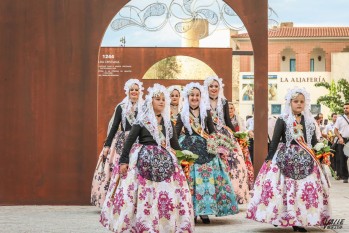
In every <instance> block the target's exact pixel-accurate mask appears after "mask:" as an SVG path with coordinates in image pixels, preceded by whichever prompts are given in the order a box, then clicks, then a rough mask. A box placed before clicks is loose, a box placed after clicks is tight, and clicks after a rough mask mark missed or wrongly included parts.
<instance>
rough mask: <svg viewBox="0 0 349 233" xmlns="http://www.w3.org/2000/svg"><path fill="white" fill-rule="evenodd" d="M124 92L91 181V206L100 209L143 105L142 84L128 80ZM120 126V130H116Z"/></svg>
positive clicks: (110, 124)
mask: <svg viewBox="0 0 349 233" xmlns="http://www.w3.org/2000/svg"><path fill="white" fill-rule="evenodd" d="M124 90H125V94H126V97H125V98H124V99H123V100H122V101H121V103H119V104H118V105H117V106H116V108H115V111H114V114H113V117H112V118H111V120H110V122H109V126H108V136H107V139H106V141H105V143H104V148H103V150H102V152H101V153H100V156H99V159H98V162H97V166H96V170H95V173H94V175H93V179H92V189H91V204H92V205H95V206H98V207H100V208H101V207H102V205H103V202H104V199H105V195H106V194H107V191H108V188H109V183H110V178H111V175H112V171H113V168H114V166H115V164H117V163H118V161H119V158H120V155H121V152H122V149H123V146H124V142H125V140H126V137H127V135H128V133H129V132H130V130H131V127H132V124H133V123H134V120H135V118H136V116H137V111H138V110H139V109H140V106H141V105H142V103H143V100H142V96H143V83H142V82H140V81H139V80H138V79H129V80H128V81H127V82H126V83H125V85H124ZM120 125H121V130H118V129H119V126H120Z"/></svg>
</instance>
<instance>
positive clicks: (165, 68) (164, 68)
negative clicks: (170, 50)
mask: <svg viewBox="0 0 349 233" xmlns="http://www.w3.org/2000/svg"><path fill="white" fill-rule="evenodd" d="M180 71H181V66H180V64H178V62H177V59H176V57H174V56H173V57H168V58H165V59H163V60H161V61H160V62H158V63H157V67H156V73H157V78H159V79H175V78H176V76H177V74H179V73H180Z"/></svg>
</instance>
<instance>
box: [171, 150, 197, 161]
mask: <svg viewBox="0 0 349 233" xmlns="http://www.w3.org/2000/svg"><path fill="white" fill-rule="evenodd" d="M176 157H177V160H178V164H181V162H182V161H183V160H184V161H187V162H189V163H194V162H195V160H197V159H198V158H199V156H198V155H197V154H194V153H192V152H190V151H188V150H182V151H180V150H176Z"/></svg>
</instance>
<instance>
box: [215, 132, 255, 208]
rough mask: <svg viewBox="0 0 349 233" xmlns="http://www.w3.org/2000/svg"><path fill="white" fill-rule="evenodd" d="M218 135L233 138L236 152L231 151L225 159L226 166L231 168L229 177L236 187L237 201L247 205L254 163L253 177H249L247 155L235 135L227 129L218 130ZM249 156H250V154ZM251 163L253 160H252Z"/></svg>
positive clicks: (232, 141)
mask: <svg viewBox="0 0 349 233" xmlns="http://www.w3.org/2000/svg"><path fill="white" fill-rule="evenodd" d="M217 132H218V133H221V134H224V135H226V136H228V137H229V138H231V143H232V144H233V145H234V150H233V151H230V153H229V154H227V155H226V156H224V157H225V159H224V160H225V161H224V162H225V164H226V165H227V166H228V168H229V175H230V178H231V181H232V183H233V186H234V191H235V195H236V199H237V201H238V203H239V204H244V203H247V202H248V201H249V199H250V188H249V185H251V179H252V185H253V179H254V178H253V167H252V163H251V166H250V169H252V177H250V176H249V174H251V171H250V173H249V170H248V169H247V168H248V167H247V164H246V162H245V161H246V159H245V155H244V154H243V153H242V151H241V148H240V145H239V143H238V142H237V141H236V139H235V137H234V135H232V134H231V133H230V132H229V131H228V130H227V129H225V128H223V127H222V128H221V129H217ZM248 156H249V154H248ZM250 161H251V159H250Z"/></svg>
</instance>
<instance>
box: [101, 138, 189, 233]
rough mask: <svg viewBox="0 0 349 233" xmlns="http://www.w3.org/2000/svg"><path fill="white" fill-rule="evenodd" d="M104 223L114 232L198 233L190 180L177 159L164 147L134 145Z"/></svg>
mask: <svg viewBox="0 0 349 233" xmlns="http://www.w3.org/2000/svg"><path fill="white" fill-rule="evenodd" d="M100 222H101V223H102V225H103V226H104V227H106V228H108V229H109V230H111V231H113V232H178V233H179V232H181V233H182V232H183V233H184V232H188V233H189V232H194V211H193V205H192V202H191V194H190V190H189V187H188V183H187V180H186V178H185V175H184V173H183V171H182V169H181V168H180V167H179V166H178V165H177V158H176V156H175V155H174V154H172V153H169V152H168V151H167V150H165V149H164V148H162V147H158V146H154V145H141V144H134V146H133V147H132V149H131V152H130V163H129V169H128V172H127V174H126V175H121V176H120V175H119V166H116V167H115V169H114V171H113V176H112V179H111V183H110V186H109V190H108V193H107V197H106V201H105V202H104V204H103V207H102V212H101V218H100Z"/></svg>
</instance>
